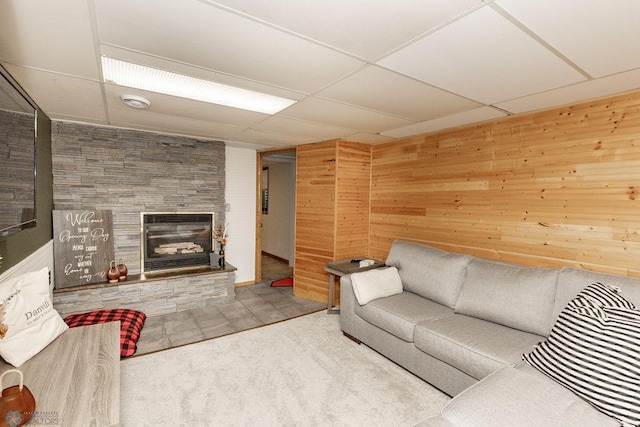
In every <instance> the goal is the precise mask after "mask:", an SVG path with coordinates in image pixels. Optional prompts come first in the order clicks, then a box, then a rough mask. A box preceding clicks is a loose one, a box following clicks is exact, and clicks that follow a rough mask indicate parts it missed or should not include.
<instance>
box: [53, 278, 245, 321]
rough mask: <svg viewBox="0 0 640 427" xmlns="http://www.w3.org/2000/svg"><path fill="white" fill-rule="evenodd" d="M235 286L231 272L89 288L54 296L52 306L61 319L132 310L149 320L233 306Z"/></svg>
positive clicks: (58, 293)
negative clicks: (205, 308)
mask: <svg viewBox="0 0 640 427" xmlns="http://www.w3.org/2000/svg"><path fill="white" fill-rule="evenodd" d="M234 282H235V273H234V272H233V271H228V272H220V273H212V274H205V275H198V276H186V277H176V278H171V279H159V280H150V281H145V282H140V283H121V284H118V285H115V286H109V287H102V288H92V287H87V289H82V290H77V291H72V292H56V293H54V294H53V306H54V307H55V309H56V310H57V311H58V313H60V315H61V316H62V317H66V316H68V315H70V314H75V313H86V312H89V311H93V310H105V309H113V308H131V309H134V310H140V311H142V312H143V313H145V314H146V315H147V316H157V315H160V314H167V313H175V312H177V311H183V310H190V309H193V308H203V307H208V306H211V305H214V304H221V303H228V302H233V300H234V299H235V284H234Z"/></svg>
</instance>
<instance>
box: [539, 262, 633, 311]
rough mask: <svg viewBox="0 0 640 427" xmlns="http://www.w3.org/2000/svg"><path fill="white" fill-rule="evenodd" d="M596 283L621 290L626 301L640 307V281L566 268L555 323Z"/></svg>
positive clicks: (560, 280) (557, 294)
mask: <svg viewBox="0 0 640 427" xmlns="http://www.w3.org/2000/svg"><path fill="white" fill-rule="evenodd" d="M596 282H599V283H604V284H605V285H610V286H615V287H616V288H619V289H620V290H621V291H622V294H623V295H624V296H625V298H626V299H628V300H629V301H631V302H632V303H634V304H635V305H636V306H637V307H640V279H637V278H632V277H625V276H615V275H613V274H604V273H596V272H593V271H587V270H578V269H575V268H571V267H564V268H563V269H562V270H561V271H560V275H559V276H558V290H557V293H556V302H555V305H554V307H553V316H552V320H553V322H555V321H556V319H557V318H558V315H559V314H560V312H561V311H562V310H563V309H564V308H565V307H566V306H567V304H569V301H571V300H572V299H573V298H574V297H575V296H576V295H577V294H578V293H579V292H580V291H581V290H582V289H584V288H585V287H586V286H588V285H590V284H592V283H596ZM552 324H553V323H552Z"/></svg>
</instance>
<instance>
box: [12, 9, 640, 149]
mask: <svg viewBox="0 0 640 427" xmlns="http://www.w3.org/2000/svg"><path fill="white" fill-rule="evenodd" d="M638 16H640V2H638V1H637V0H607V1H605V0H562V1H558V0H536V1H531V0H494V1H481V0H393V1H391V0H269V1H265V0H219V1H210V0H180V1H175V0H136V1H131V0H58V1H55V2H54V1H50V0H29V1H24V0H3V1H2V2H0V62H1V63H2V65H3V66H4V67H5V68H6V69H7V70H8V71H9V72H10V73H11V74H12V75H13V76H14V77H15V78H16V80H17V81H18V82H19V83H20V84H21V85H22V86H23V87H24V88H25V90H26V91H27V92H28V93H29V94H30V95H31V97H32V98H33V99H34V100H35V101H36V102H37V103H38V105H39V106H40V107H41V108H42V110H44V111H45V112H46V113H47V114H48V115H49V116H50V117H51V118H52V119H54V120H61V121H73V122H84V123H92V124H98V125H108V126H118V127H126V128H133V129H142V130H152V131H157V132H166V133H172V134H181V135H189V136H194V137H199V138H208V139H215V140H223V141H225V142H227V143H229V144H235V145H238V146H246V147H249V148H255V149H258V150H259V149H267V148H278V147H287V146H292V145H297V144H304V143H309V142H315V141H323V140H327V139H334V138H344V139H348V140H352V141H360V142H365V143H371V144H375V143H380V142H385V141H389V140H392V139H394V138H399V137H405V136H410V135H414V134H420V133H424V132H432V131H437V130H441V129H446V128H449V127H454V126H460V125H464V124H469V123H477V122H481V121H485V120H490V119H495V118H500V117H504V116H508V115H513V114H520V113H525V112H529V111H534V110H539V109H543V108H548V107H553V106H558V105H564V104H569V103H573V102H577V101H581V100H585V99H590V98H597V97H602V96H607V95H611V94H615V93H620V92H625V91H630V90H635V89H638V88H640V25H637V18H638ZM103 55H104V56H108V57H111V58H115V59H120V60H125V61H129V62H133V63H136V64H142V65H146V66H150V67H154V68H159V69H162V70H167V71H172V72H176V73H181V74H185V75H189V76H192V77H197V78H202V79H208V80H212V81H215V82H219V83H224V84H229V85H235V86H238V87H241V88H245V89H250V90H254V91H258V92H263V93H267V94H271V95H277V96H281V97H285V98H289V99H293V100H296V101H297V102H296V103H295V104H293V105H292V106H290V107H288V108H286V109H284V110H282V111H280V112H279V113H277V114H275V115H268V114H263V113H255V112H249V111H245V110H240V109H236V108H231V107H223V106H219V105H213V104H206V103H203V102H198V101H192V100H187V99H181V98H176V97H172V96H169V95H161V94H156V93H153V92H145V91H141V90H134V89H129V88H125V87H120V86H116V85H114V84H110V83H105V82H104V81H103V77H102V70H101V56H103ZM125 94H127V95H137V96H142V97H144V98H147V99H149V100H150V101H151V107H150V108H149V109H147V110H136V109H133V108H131V107H127V106H126V105H125V104H123V103H122V102H121V99H120V96H121V95H125Z"/></svg>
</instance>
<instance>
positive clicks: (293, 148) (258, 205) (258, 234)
mask: <svg viewBox="0 0 640 427" xmlns="http://www.w3.org/2000/svg"><path fill="white" fill-rule="evenodd" d="M284 151H295V152H296V164H297V160H298V159H297V157H298V150H297V149H296V146H295V145H294V146H288V147H282V148H274V149H270V150H264V151H258V152H256V252H255V260H256V263H255V271H256V274H255V282H256V283H259V282H262V167H263V165H264V160H263V157H264V156H265V155H270V154H277V153H281V152H284ZM294 222H295V212H294ZM294 242H295V227H294ZM294 252H295V248H294Z"/></svg>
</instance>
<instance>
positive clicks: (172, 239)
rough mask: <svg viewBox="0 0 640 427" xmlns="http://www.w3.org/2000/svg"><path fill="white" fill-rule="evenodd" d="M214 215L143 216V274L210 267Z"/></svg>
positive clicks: (171, 214) (141, 260) (170, 214)
mask: <svg viewBox="0 0 640 427" xmlns="http://www.w3.org/2000/svg"><path fill="white" fill-rule="evenodd" d="M213 218H214V216H213V213H142V214H141V220H140V222H141V225H142V227H141V245H140V249H141V251H140V252H141V259H140V265H141V266H142V268H141V270H142V273H150V272H162V271H168V270H183V269H191V268H199V267H203V266H208V265H209V253H210V252H212V249H213Z"/></svg>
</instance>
